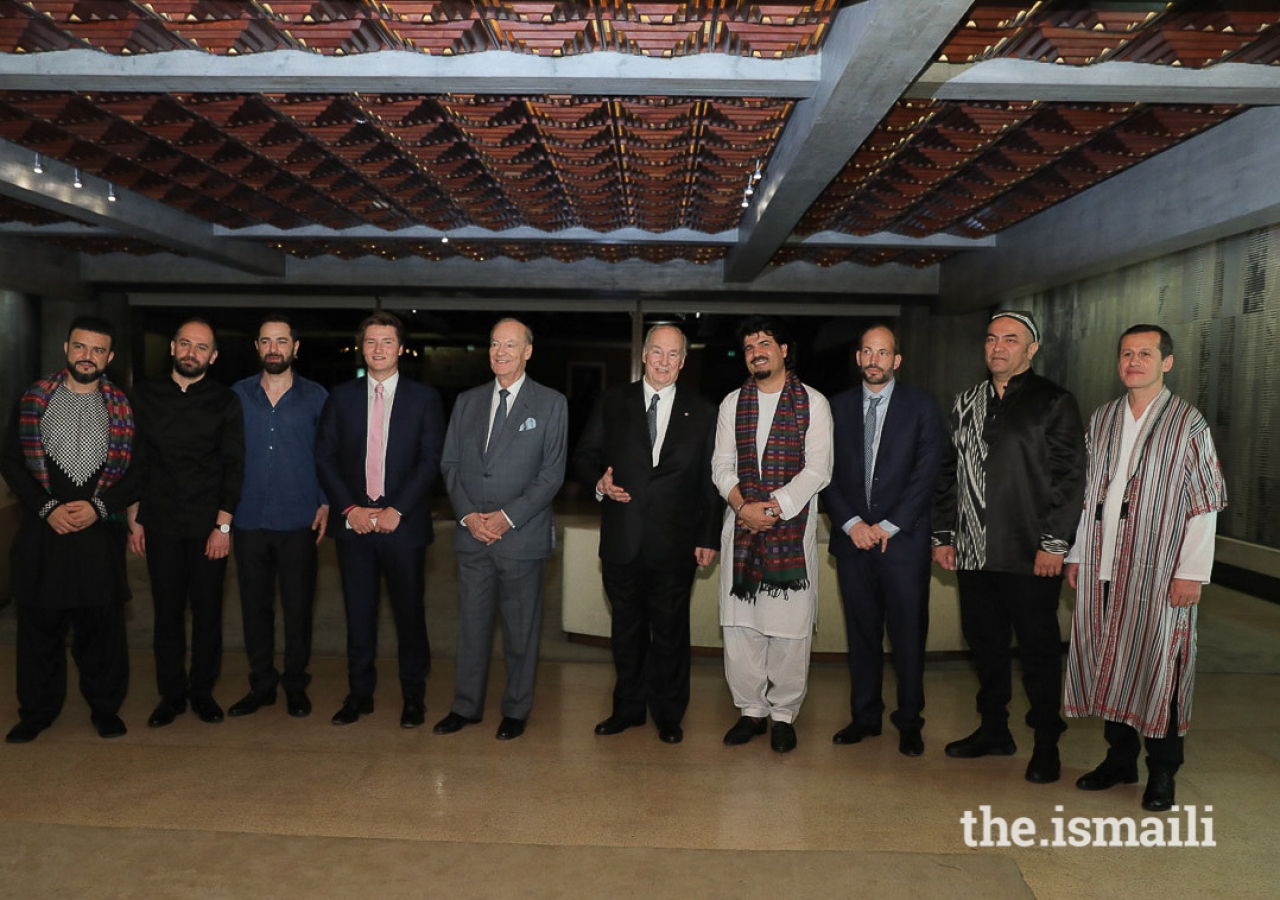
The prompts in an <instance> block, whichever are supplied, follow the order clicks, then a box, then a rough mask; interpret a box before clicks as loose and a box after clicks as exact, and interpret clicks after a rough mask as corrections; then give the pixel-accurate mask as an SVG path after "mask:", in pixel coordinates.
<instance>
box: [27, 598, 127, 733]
mask: <svg viewBox="0 0 1280 900" xmlns="http://www.w3.org/2000/svg"><path fill="white" fill-rule="evenodd" d="M15 611H16V613H17V619H18V634H17V661H18V667H17V668H18V671H17V683H18V684H17V686H18V716H19V718H21V719H22V721H24V722H30V723H31V724H32V725H39V726H41V727H48V726H49V725H51V724H53V720H54V719H56V718H57V717H58V714H59V713H60V712H62V704H63V703H64V702H65V701H66V699H67V634H68V632H70V633H71V657H72V659H74V660H75V663H76V668H77V669H79V670H80V693H81V694H83V695H84V699H85V700H86V701H87V702H88V704H89V713H90V718H92V719H93V721H94V722H98V721H100V720H102V719H105V718H107V717H108V716H114V715H116V714H117V713H118V712H119V711H120V705H121V704H122V703H124V697H125V694H126V693H127V692H128V690H129V646H128V642H127V640H126V637H125V627H124V609H123V607H121V606H120V605H119V604H114V603H113V604H111V605H108V606H86V607H78V608H75V609H47V608H44V607H38V606H28V605H27V604H25V603H19V604H17V607H16V610H15Z"/></svg>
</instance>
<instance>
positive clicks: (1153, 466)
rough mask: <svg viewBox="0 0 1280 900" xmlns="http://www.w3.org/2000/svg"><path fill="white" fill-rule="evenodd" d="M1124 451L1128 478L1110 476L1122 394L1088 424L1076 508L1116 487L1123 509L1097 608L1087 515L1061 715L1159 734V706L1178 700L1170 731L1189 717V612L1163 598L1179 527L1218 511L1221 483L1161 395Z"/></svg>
mask: <svg viewBox="0 0 1280 900" xmlns="http://www.w3.org/2000/svg"><path fill="white" fill-rule="evenodd" d="M1152 403H1153V404H1154V406H1153V408H1152V409H1151V412H1150V414H1149V415H1148V417H1147V421H1146V423H1145V425H1144V426H1143V430H1142V432H1141V433H1140V434H1139V435H1138V439H1137V442H1136V444H1135V445H1134V450H1133V456H1132V458H1131V459H1130V463H1129V472H1127V473H1125V475H1124V476H1122V477H1121V478H1119V479H1117V478H1116V475H1117V474H1118V473H1116V472H1114V471H1113V469H1114V468H1115V465H1116V462H1115V460H1116V457H1117V456H1118V454H1119V450H1120V434H1121V429H1122V422H1121V419H1120V416H1121V415H1123V414H1125V411H1126V409H1127V398H1126V397H1121V398H1120V399H1118V400H1114V401H1112V402H1111V403H1108V404H1105V405H1104V406H1101V407H1099V408H1098V410H1097V411H1096V412H1095V413H1094V414H1093V417H1092V418H1091V419H1090V421H1089V430H1088V435H1087V437H1088V442H1089V474H1088V483H1087V486H1086V494H1085V506H1084V508H1085V510H1098V509H1101V505H1102V503H1103V501H1104V500H1105V499H1106V495H1107V491H1108V489H1109V488H1110V487H1112V486H1113V485H1114V489H1115V490H1123V491H1124V492H1125V496H1124V500H1125V501H1126V502H1127V503H1128V514H1127V516H1126V517H1125V518H1122V519H1121V520H1120V530H1119V532H1118V534H1117V535H1116V550H1115V560H1114V565H1113V568H1112V581H1111V590H1110V596H1109V598H1108V600H1107V603H1106V604H1105V606H1104V604H1103V597H1102V584H1101V582H1100V581H1099V580H1098V565H1099V563H1100V561H1101V554H1102V527H1103V523H1102V521H1101V516H1100V515H1098V516H1086V519H1090V520H1092V527H1091V528H1087V529H1086V528H1082V529H1081V531H1080V533H1079V535H1077V538H1076V540H1077V541H1078V543H1079V548H1078V549H1079V557H1080V573H1079V580H1078V582H1077V584H1078V585H1079V590H1078V594H1077V598H1076V608H1075V617H1074V621H1073V623H1072V628H1071V649H1070V653H1069V654H1068V657H1067V678H1066V703H1065V706H1066V714H1067V715H1068V716H1101V717H1103V718H1105V719H1108V720H1110V721H1113V722H1123V723H1125V724H1127V725H1130V726H1132V727H1133V728H1136V729H1137V730H1138V731H1139V732H1141V733H1142V734H1144V735H1147V736H1148V737H1164V736H1165V735H1167V734H1168V733H1169V702H1170V700H1171V699H1172V697H1173V692H1174V691H1177V698H1178V719H1179V721H1178V722H1177V723H1176V724H1177V731H1178V734H1185V733H1186V730H1187V725H1188V723H1189V722H1190V719H1191V694H1192V688H1193V687H1194V685H1195V666H1196V607H1194V606H1192V607H1185V608H1178V607H1174V606H1172V605H1171V604H1170V603H1169V589H1170V584H1171V582H1172V580H1173V576H1174V573H1175V570H1176V567H1177V565H1178V559H1179V556H1180V554H1181V551H1182V544H1183V538H1184V536H1185V534H1186V526H1187V522H1188V521H1189V520H1190V519H1191V518H1193V517H1194V516H1198V515H1203V514H1205V513H1208V512H1214V511H1217V510H1221V509H1223V508H1225V507H1226V505H1227V494H1226V485H1225V484H1224V483H1223V479H1222V470H1221V467H1220V466H1219V464H1218V457H1217V453H1216V452H1215V451H1214V447H1213V439H1212V438H1211V437H1210V435H1209V425H1208V423H1207V422H1206V421H1205V420H1204V417H1203V416H1202V415H1200V413H1199V412H1198V411H1197V410H1196V409H1195V407H1193V406H1191V405H1190V404H1189V403H1187V402H1186V401H1184V400H1182V399H1181V398H1179V397H1175V396H1174V395H1173V394H1171V393H1170V392H1169V390H1168V389H1167V388H1166V389H1165V390H1163V391H1162V392H1161V393H1160V395H1159V396H1158V397H1156V399H1155V400H1153V401H1152Z"/></svg>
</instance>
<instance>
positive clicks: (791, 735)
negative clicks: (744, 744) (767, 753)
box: [769, 722, 796, 753]
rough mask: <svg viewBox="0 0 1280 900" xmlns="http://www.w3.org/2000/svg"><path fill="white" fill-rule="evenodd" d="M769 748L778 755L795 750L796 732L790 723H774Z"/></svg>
mask: <svg viewBox="0 0 1280 900" xmlns="http://www.w3.org/2000/svg"><path fill="white" fill-rule="evenodd" d="M769 746H770V747H772V748H773V749H774V750H775V751H777V752H778V753H790V752H791V751H792V750H794V749H796V730H795V728H794V727H793V726H792V725H791V723H790V722H774V723H773V734H771V735H769Z"/></svg>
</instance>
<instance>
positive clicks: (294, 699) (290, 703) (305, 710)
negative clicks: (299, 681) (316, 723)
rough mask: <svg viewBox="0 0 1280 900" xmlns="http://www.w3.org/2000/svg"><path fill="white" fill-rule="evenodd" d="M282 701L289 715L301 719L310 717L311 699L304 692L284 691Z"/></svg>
mask: <svg viewBox="0 0 1280 900" xmlns="http://www.w3.org/2000/svg"><path fill="white" fill-rule="evenodd" d="M284 699H285V703H286V704H287V705H286V709H288V711H289V715H291V716H293V717H294V718H295V719H302V718H305V717H307V716H309V715H311V698H310V697H308V696H307V692H306V691H285V692H284Z"/></svg>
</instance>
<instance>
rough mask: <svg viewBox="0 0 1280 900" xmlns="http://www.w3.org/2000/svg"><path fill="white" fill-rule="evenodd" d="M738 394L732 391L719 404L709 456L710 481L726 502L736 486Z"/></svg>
mask: <svg viewBox="0 0 1280 900" xmlns="http://www.w3.org/2000/svg"><path fill="white" fill-rule="evenodd" d="M737 409H738V392H737V391H732V392H731V393H730V394H729V396H727V397H725V398H724V400H722V401H721V402H720V415H719V417H718V418H717V420H716V446H715V451H714V452H713V453H712V454H711V480H712V481H714V482H715V483H716V490H718V491H719V492H720V496H721V497H723V498H724V499H725V501H726V502H727V501H728V500H729V492H730V491H732V490H733V489H734V487H736V486H737V484H738V440H737V436H736V434H735V429H734V423H735V419H736V417H737Z"/></svg>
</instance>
